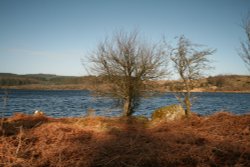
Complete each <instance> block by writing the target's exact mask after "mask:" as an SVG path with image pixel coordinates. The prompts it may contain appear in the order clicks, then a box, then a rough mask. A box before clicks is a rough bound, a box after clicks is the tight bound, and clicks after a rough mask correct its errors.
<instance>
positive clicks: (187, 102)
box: [171, 36, 215, 116]
mask: <svg viewBox="0 0 250 167" xmlns="http://www.w3.org/2000/svg"><path fill="white" fill-rule="evenodd" d="M198 47H199V45H194V44H192V43H191V42H190V41H189V40H188V39H187V38H185V37H184V36H181V37H179V39H178V43H177V47H176V48H173V49H172V52H171V60H172V61H173V63H174V69H175V70H176V71H177V72H178V74H179V77H180V79H181V80H182V81H183V82H182V83H183V90H184V92H180V93H177V94H176V97H177V98H178V99H179V100H180V101H181V103H182V104H183V106H184V108H185V114H186V116H189V115H190V112H191V99H190V97H191V88H192V87H193V84H194V81H195V80H197V79H199V78H201V77H202V76H204V74H205V73H204V72H205V70H208V69H210V60H209V59H208V56H209V55H211V54H213V53H214V52H215V50H212V49H204V50H198ZM195 48H196V49H195Z"/></svg>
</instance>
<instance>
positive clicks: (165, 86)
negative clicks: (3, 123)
mask: <svg viewBox="0 0 250 167" xmlns="http://www.w3.org/2000/svg"><path fill="white" fill-rule="evenodd" d="M147 85H148V86H150V87H151V88H152V90H156V91H163V92H164V91H175V90H182V87H181V82H180V81H154V82H148V83H147ZM97 87H98V88H99V89H107V88H108V86H107V84H106V83H104V82H103V81H102V79H101V78H100V77H95V76H84V77H70V76H56V75H46V74H36V75H16V74H4V73H0V88H2V89H4V88H8V89H31V90H32V89H33V90H96V88H97ZM192 91H197V92H202V91H204V92H206V91H208V92H217V91H219V92H220V91H222V92H223V91H225V92H226V91H230V92H234V91H237V92H250V76H243V75H219V76H213V77H212V76H210V77H207V78H204V79H200V80H197V81H195V83H194V86H193V88H192Z"/></svg>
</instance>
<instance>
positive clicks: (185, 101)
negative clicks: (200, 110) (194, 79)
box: [184, 80, 191, 117]
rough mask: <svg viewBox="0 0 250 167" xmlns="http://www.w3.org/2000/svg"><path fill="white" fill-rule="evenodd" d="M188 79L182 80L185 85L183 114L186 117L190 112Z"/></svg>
mask: <svg viewBox="0 0 250 167" xmlns="http://www.w3.org/2000/svg"><path fill="white" fill-rule="evenodd" d="M189 82H190V81H188V80H184V83H185V85H186V91H187V92H186V94H185V99H184V104H185V106H186V110H185V115H186V117H189V116H190V113H191V101H190V89H191V88H190V83H189Z"/></svg>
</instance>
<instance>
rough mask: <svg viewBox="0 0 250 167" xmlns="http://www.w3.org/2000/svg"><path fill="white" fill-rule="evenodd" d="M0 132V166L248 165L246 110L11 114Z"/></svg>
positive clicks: (249, 122) (249, 139)
mask: <svg viewBox="0 0 250 167" xmlns="http://www.w3.org/2000/svg"><path fill="white" fill-rule="evenodd" d="M3 127H4V128H3V129H2V130H1V133H2V134H1V137H0V166H62V167H63V166H83V167H99V166H104V167H105V166H110V167H113V166H115V167H119V166H121V167H123V166H124V167H132V166H133V167H135V166H146V167H147V166H149V167H150V166H152V167H153V166H154V167H157V166H249V165H250V132H249V128H250V115H244V116H236V115H232V114H229V113H223V112H221V113H217V114H214V115H211V116H208V117H198V116H195V115H194V116H193V117H192V119H189V120H180V121H176V122H151V121H146V120H142V119H137V118H136V117H133V118H123V117H121V118H118V117H117V118H107V117H88V118H87V117H86V118H62V119H53V118H49V117H46V116H38V117H35V116H30V115H24V114H21V115H14V116H13V117H11V118H8V119H5V121H4V126H3Z"/></svg>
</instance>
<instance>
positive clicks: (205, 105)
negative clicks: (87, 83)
mask: <svg viewBox="0 0 250 167" xmlns="http://www.w3.org/2000/svg"><path fill="white" fill-rule="evenodd" d="M193 96H194V97H195V99H194V102H193V106H192V111H194V112H197V113H199V114H202V115H207V114H212V113H214V112H217V111H230V112H232V113H235V114H245V113H249V112H250V93H193ZM0 97H1V99H0V100H1V101H0V111H1V112H2V114H3V115H4V116H11V115H12V114H13V113H15V112H23V113H27V114H32V113H33V112H34V111H35V110H42V111H44V112H45V113H46V115H48V116H53V117H66V116H67V117H74V116H84V115H86V111H87V109H88V108H93V109H94V110H95V111H96V115H106V116H118V115H119V114H120V113H121V112H120V111H121V108H119V107H117V106H116V103H114V101H113V100H112V99H110V98H108V97H94V96H91V92H90V91H79V90H73V91H72V90H70V91H69V90H60V91H55V90H50V91H44V90H41V91H37V90H8V98H7V101H6V103H4V101H5V100H4V99H6V98H4V97H5V91H4V90H0ZM176 103H178V101H177V100H176V98H175V96H174V95H173V94H171V93H164V94H160V95H157V96H154V97H151V98H144V99H142V101H141V104H140V105H139V107H138V108H137V109H136V113H135V115H145V116H148V117H149V116H150V115H151V113H152V112H153V111H154V110H155V109H157V108H159V107H161V106H165V105H170V104H176Z"/></svg>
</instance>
